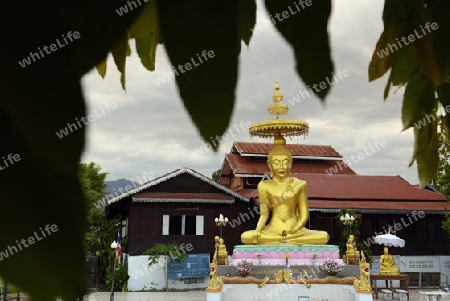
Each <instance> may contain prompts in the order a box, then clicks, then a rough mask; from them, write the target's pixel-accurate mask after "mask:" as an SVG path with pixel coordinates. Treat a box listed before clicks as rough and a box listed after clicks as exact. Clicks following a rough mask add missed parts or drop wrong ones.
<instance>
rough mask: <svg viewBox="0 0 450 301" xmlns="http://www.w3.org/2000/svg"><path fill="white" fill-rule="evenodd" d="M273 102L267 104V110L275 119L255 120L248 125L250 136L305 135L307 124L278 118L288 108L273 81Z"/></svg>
mask: <svg viewBox="0 0 450 301" xmlns="http://www.w3.org/2000/svg"><path fill="white" fill-rule="evenodd" d="M272 99H273V103H272V104H270V105H269V108H268V109H267V111H268V112H269V115H274V116H276V117H275V119H272V120H266V121H261V122H255V123H253V124H252V125H250V127H249V132H250V135H251V136H257V137H261V138H274V137H276V136H277V135H278V134H280V135H283V137H286V136H293V137H295V136H307V135H308V130H309V125H308V123H306V122H303V121H300V120H286V119H280V118H279V116H280V115H287V113H288V111H289V108H288V105H287V104H285V103H281V101H282V100H283V94H282V93H281V92H280V85H279V82H278V81H276V82H275V93H274V94H273V97H272Z"/></svg>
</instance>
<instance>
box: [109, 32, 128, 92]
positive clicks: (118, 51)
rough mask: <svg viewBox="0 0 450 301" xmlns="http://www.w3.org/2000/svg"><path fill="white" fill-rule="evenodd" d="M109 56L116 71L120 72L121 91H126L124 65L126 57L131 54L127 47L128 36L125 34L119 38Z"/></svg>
mask: <svg viewBox="0 0 450 301" xmlns="http://www.w3.org/2000/svg"><path fill="white" fill-rule="evenodd" d="M111 54H112V56H113V58H114V62H115V63H116V66H117V69H118V70H119V71H120V83H121V84H122V89H124V90H126V87H125V64H126V60H127V56H129V55H130V54H131V49H130V45H128V36H127V35H126V34H125V35H124V36H122V38H120V40H119V41H118V42H117V43H116V44H115V45H114V46H113V47H112V48H111Z"/></svg>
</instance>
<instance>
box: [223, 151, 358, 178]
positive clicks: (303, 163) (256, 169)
mask: <svg viewBox="0 0 450 301" xmlns="http://www.w3.org/2000/svg"><path fill="white" fill-rule="evenodd" d="M225 160H226V161H227V162H228V163H229V164H230V167H231V169H232V170H233V172H234V174H256V175H263V174H264V173H265V172H268V171H269V167H268V166H267V163H266V160H259V161H256V160H252V159H250V158H249V157H243V156H241V155H239V154H226V155H225ZM339 162H340V161H337V160H295V162H294V164H292V169H291V172H293V173H300V172H301V173H320V174H325V173H327V171H328V172H331V173H339V174H355V172H354V171H353V170H352V169H351V168H350V167H349V166H348V165H346V164H343V162H341V163H340V164H339Z"/></svg>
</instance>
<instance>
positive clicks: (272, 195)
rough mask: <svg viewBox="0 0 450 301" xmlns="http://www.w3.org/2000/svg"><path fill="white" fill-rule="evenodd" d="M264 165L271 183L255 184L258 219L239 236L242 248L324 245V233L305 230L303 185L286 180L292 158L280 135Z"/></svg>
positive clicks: (306, 210)
mask: <svg viewBox="0 0 450 301" xmlns="http://www.w3.org/2000/svg"><path fill="white" fill-rule="evenodd" d="M267 164H268V166H269V168H270V173H271V177H272V179H271V180H265V181H261V182H260V183H259V184H258V196H259V209H260V217H259V220H258V223H257V226H256V229H255V230H250V231H246V232H244V233H242V235H241V240H242V242H243V243H244V244H246V245H249V244H257V245H266V244H281V243H283V242H284V243H288V244H293V245H301V244H312V245H324V244H326V243H327V242H328V240H329V239H330V236H329V235H328V233H327V232H325V231H316V230H309V229H307V228H306V227H305V225H306V223H307V222H308V219H309V206H308V196H307V192H306V182H305V181H301V180H299V179H297V178H293V177H290V171H291V166H292V154H291V152H290V151H289V150H288V149H287V147H286V140H285V139H284V138H283V136H282V135H280V134H278V135H277V136H276V137H275V141H274V147H273V149H272V150H271V151H270V152H269V154H268V160H267ZM270 213H271V214H272V216H271V218H270V222H269V223H268V224H267V225H266V222H267V220H268V219H269V214H270ZM283 231H285V232H283ZM283 234H286V235H285V236H283Z"/></svg>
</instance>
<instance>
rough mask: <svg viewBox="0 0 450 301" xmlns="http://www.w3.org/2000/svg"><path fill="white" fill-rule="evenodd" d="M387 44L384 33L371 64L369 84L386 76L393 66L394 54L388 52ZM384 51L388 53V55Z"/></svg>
mask: <svg viewBox="0 0 450 301" xmlns="http://www.w3.org/2000/svg"><path fill="white" fill-rule="evenodd" d="M387 44H388V43H387V42H386V38H385V35H384V33H382V34H381V35H380V38H379V39H378V42H377V45H376V46H375V50H374V52H373V54H372V59H371V60H370V63H369V82H371V81H373V80H375V79H377V78H380V77H382V76H383V75H385V74H386V72H387V71H388V70H389V69H390V68H391V66H392V61H393V58H394V55H393V54H392V52H389V51H387V50H386V45H387ZM384 51H387V53H386V52H384ZM388 85H390V81H389V82H388ZM385 94H386V93H385ZM386 98H387V97H386V96H385V99H386Z"/></svg>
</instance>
